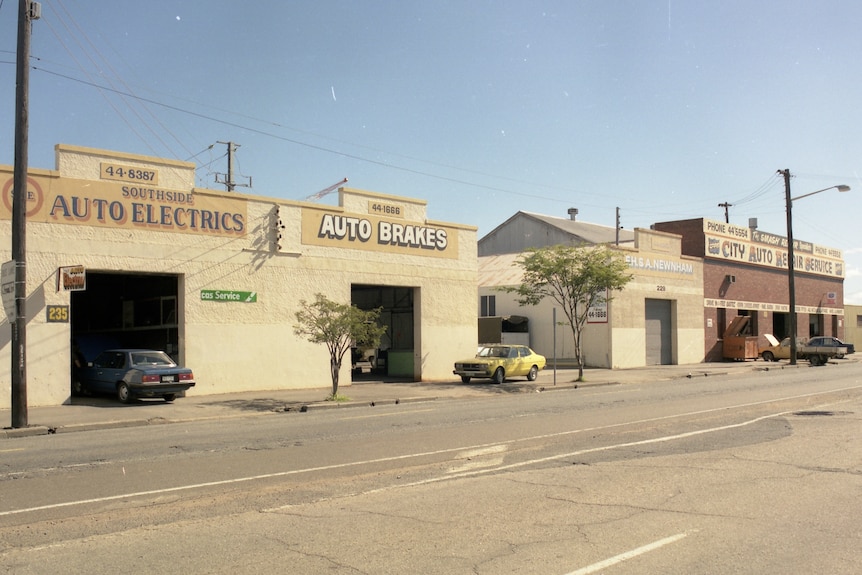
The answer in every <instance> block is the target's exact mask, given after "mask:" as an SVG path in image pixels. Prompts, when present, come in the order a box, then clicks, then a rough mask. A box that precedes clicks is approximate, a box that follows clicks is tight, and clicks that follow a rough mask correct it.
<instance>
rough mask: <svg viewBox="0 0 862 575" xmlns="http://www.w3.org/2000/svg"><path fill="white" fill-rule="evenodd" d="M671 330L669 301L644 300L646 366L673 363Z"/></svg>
mask: <svg viewBox="0 0 862 575" xmlns="http://www.w3.org/2000/svg"><path fill="white" fill-rule="evenodd" d="M671 329H672V326H671V301H670V300H665V299H648V300H646V363H647V365H670V364H671V362H673V349H672V346H673V340H672V338H671Z"/></svg>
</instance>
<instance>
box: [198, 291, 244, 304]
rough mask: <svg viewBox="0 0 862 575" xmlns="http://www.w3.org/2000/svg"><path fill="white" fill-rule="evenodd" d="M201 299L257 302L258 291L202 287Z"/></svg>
mask: <svg viewBox="0 0 862 575" xmlns="http://www.w3.org/2000/svg"><path fill="white" fill-rule="evenodd" d="M201 300H203V301H221V302H235V303H255V302H256V301H257V292H256V291H235V290H226V289H202V290H201Z"/></svg>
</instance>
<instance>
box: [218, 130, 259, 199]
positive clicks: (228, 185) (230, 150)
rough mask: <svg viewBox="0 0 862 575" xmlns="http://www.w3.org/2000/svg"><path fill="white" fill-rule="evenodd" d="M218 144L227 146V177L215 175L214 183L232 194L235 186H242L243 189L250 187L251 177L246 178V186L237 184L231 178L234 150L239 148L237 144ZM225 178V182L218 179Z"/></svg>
mask: <svg viewBox="0 0 862 575" xmlns="http://www.w3.org/2000/svg"><path fill="white" fill-rule="evenodd" d="M218 143H219V144H225V145H226V146H227V175H225V174H216V183H219V184H224V185H225V189H226V190H227V191H229V192H232V191H234V190H235V189H236V187H237V186H242V187H244V188H250V187H251V177H250V176H249V178H248V184H237V183H236V180H235V179H234V177H233V172H234V170H233V162H234V159H233V156H234V153H235V152H236V149H237V148H239V144H234V143H233V142H218ZM219 176H225V180H224V181H223V182H220V181H219V179H218V177H219Z"/></svg>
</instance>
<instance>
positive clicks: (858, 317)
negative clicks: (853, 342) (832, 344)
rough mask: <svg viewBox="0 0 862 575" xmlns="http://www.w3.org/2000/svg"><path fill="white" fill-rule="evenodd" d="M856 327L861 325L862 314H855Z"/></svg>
mask: <svg viewBox="0 0 862 575" xmlns="http://www.w3.org/2000/svg"><path fill="white" fill-rule="evenodd" d="M856 327H862V315H857V316H856Z"/></svg>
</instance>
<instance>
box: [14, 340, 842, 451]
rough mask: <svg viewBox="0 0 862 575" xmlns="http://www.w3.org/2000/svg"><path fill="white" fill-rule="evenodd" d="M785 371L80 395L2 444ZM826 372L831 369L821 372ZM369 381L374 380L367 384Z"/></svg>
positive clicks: (667, 370) (725, 369) (724, 366)
mask: <svg viewBox="0 0 862 575" xmlns="http://www.w3.org/2000/svg"><path fill="white" fill-rule="evenodd" d="M854 360H855V355H852V356H849V357H848V359H844V360H833V361H832V362H831V363H830V365H829V366H827V367H826V369H828V368H829V367H831V366H833V365H838V366H840V365H841V364H842V363H844V364H846V363H848V362H852V361H854ZM781 369H810V367H809V365H808V362H806V361H800V362H799V363H798V364H797V365H796V366H790V365H789V364H788V362H787V361H780V362H775V363H768V362H764V361H762V360H758V361H737V362H724V363H700V364H691V365H663V366H654V367H643V368H634V369H614V370H611V369H587V370H586V371H585V373H584V378H585V381H583V382H577V381H576V379H577V377H578V372H577V370H576V369H557V370H554V369H553V367H552V366H549V367H547V368H546V369H545V370H543V371H541V372H539V377H538V379H537V380H536V381H534V382H528V381H526V379H525V378H523V377H520V378H515V379H513V380H509V381H506V382H505V383H503V384H502V385H495V384H493V383H491V382H490V381H488V380H481V379H479V380H475V379H474V380H473V381H471V382H470V383H469V384H464V383H461V382H454V381H453V382H446V383H411V382H388V381H381V380H379V379H377V380H374V379H371V377H370V376H368V375H364V376H361V377H362V380H361V381H354V382H353V383H352V384H350V385H342V386H340V387H339V389H338V393H339V395H342V396H345V397H347V398H349V399H348V400H347V401H339V402H335V401H326V397H327V396H328V395H329V391H330V386H329V385H328V384H327V385H325V386H321V387H316V388H311V389H298V390H274V391H250V392H240V393H229V394H221V395H195V390H194V388H192V389H191V390H190V391H189V392H188V396H187V397H181V398H178V399H177V400H176V401H174V402H173V403H166V402H164V401H162V400H157V399H142V400H138V401H135V402H133V403H130V404H122V403H119V402H118V401H117V400H116V399H114V398H111V397H74V398H72V399H71V400H70V401H71V403H70V404H68V405H60V406H50V407H28V409H27V421H28V423H29V425H28V426H27V427H22V428H18V429H12V428H11V427H8V426H10V425H11V411H10V410H9V409H0V418H2V419H0V424H2V425H3V426H4V427H3V428H2V429H0V439H4V438H16V437H28V436H34V435H49V434H54V433H70V432H77V431H91V430H97V429H111V428H120V427H138V426H147V425H163V424H169V423H180V422H188V421H200V420H218V419H226V418H239V417H258V416H262V415H268V414H275V413H291V412H295V413H304V412H307V411H309V410H314V409H345V408H357V407H365V408H370V407H374V406H378V405H387V404H388V405H393V404H401V403H410V402H417V401H439V400H451V399H463V398H492V397H501V396H505V395H511V394H517V393H546V392H552V391H555V392H558V391H570V392H571V391H573V390H577V389H578V388H583V387H588V386H598V385H622V384H643V383H650V382H656V381H666V380H672V379H680V380H685V379H690V380H701V379H703V378H708V377H710V376H718V375H729V374H735V375H745V374H754V373H757V372H761V371H767V370H769V371H771V370H781ZM815 369H824V368H815ZM366 378H367V379H366Z"/></svg>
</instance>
